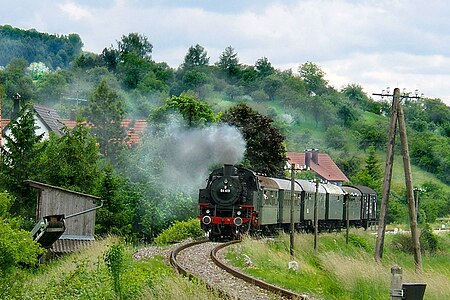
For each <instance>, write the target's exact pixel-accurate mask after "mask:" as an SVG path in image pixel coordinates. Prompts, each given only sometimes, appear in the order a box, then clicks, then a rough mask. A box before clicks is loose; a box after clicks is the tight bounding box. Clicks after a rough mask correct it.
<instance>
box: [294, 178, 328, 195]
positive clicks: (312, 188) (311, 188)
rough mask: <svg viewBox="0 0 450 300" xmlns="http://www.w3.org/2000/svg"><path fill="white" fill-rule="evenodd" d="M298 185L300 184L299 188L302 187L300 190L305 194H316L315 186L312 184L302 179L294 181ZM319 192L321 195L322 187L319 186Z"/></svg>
mask: <svg viewBox="0 0 450 300" xmlns="http://www.w3.org/2000/svg"><path fill="white" fill-rule="evenodd" d="M295 181H296V182H297V183H298V184H300V186H301V187H302V189H303V190H304V191H305V192H307V193H315V192H316V185H315V184H314V182H311V181H307V180H304V179H296V180H295ZM319 192H321V193H323V192H324V190H323V187H321V186H320V185H319Z"/></svg>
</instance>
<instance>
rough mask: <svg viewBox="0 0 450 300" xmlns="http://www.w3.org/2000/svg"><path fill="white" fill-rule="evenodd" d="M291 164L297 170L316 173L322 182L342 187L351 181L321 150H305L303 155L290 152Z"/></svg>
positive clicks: (289, 159) (288, 155) (288, 154)
mask: <svg viewBox="0 0 450 300" xmlns="http://www.w3.org/2000/svg"><path fill="white" fill-rule="evenodd" d="M287 157H288V162H289V164H295V168H296V169H306V170H312V171H314V172H315V173H316V174H317V176H319V177H320V178H321V179H322V180H326V181H328V182H329V183H333V184H337V185H341V184H342V183H344V182H347V181H349V179H348V178H347V176H345V174H344V173H343V172H342V171H341V170H340V169H339V167H338V166H337V165H336V163H335V162H334V161H333V160H332V159H331V157H330V156H329V155H328V154H326V153H319V149H311V150H305V152H303V153H297V152H288V153H287Z"/></svg>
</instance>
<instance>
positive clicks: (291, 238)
mask: <svg viewBox="0 0 450 300" xmlns="http://www.w3.org/2000/svg"><path fill="white" fill-rule="evenodd" d="M294 170H295V164H291V224H290V233H289V253H290V255H291V259H292V260H293V259H294V194H295V193H294V192H295V189H294V185H295V179H294Z"/></svg>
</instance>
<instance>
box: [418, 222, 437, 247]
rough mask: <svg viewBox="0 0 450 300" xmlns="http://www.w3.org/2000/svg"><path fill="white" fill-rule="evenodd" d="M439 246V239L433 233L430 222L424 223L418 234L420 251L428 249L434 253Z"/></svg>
mask: <svg viewBox="0 0 450 300" xmlns="http://www.w3.org/2000/svg"><path fill="white" fill-rule="evenodd" d="M438 246H439V239H438V237H437V236H436V235H435V234H434V233H433V228H432V227H431V225H430V224H425V227H424V228H423V229H422V233H421V234H420V248H421V249H422V251H428V252H429V253H430V254H434V253H436V251H437V250H438Z"/></svg>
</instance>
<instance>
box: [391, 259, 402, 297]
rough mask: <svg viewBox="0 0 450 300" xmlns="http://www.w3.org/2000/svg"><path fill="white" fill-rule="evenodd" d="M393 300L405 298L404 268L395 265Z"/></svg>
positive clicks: (392, 271)
mask: <svg viewBox="0 0 450 300" xmlns="http://www.w3.org/2000/svg"><path fill="white" fill-rule="evenodd" d="M391 274H392V277H391V298H390V299H391V300H401V299H403V289H402V280H403V271H402V268H401V267H399V266H397V265H395V266H393V267H392V268H391Z"/></svg>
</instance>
